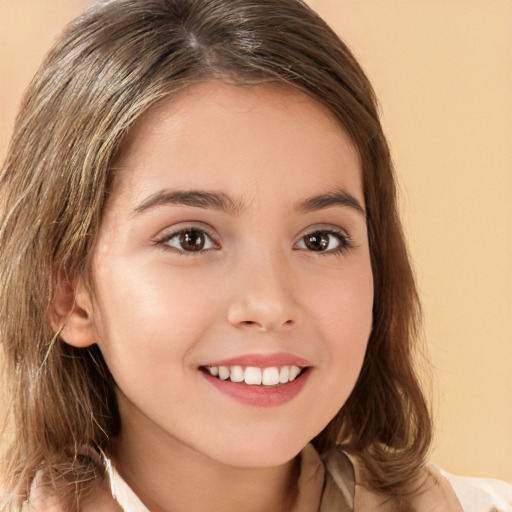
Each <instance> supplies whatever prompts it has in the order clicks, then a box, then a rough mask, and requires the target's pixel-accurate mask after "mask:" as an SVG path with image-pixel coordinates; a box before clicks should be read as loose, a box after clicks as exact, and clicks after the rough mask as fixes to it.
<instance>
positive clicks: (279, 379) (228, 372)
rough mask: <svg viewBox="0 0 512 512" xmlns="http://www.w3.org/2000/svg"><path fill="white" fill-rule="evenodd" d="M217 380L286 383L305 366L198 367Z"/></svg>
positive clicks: (269, 384)
mask: <svg viewBox="0 0 512 512" xmlns="http://www.w3.org/2000/svg"><path fill="white" fill-rule="evenodd" d="M199 369H200V370H201V371H203V372H205V373H206V374H208V375H211V376H212V377H215V378H216V379H219V380H226V381H228V380H229V381H231V382H238V383H245V384H248V385H249V386H278V385H280V384H288V383H289V382H292V381H294V380H295V379H296V378H297V377H299V376H301V375H302V374H303V373H304V372H306V370H307V369H308V368H307V367H302V368H301V367H299V366H295V365H284V366H270V367H266V368H258V367H256V366H246V367H244V366H238V365H234V366H201V367H200V368H199Z"/></svg>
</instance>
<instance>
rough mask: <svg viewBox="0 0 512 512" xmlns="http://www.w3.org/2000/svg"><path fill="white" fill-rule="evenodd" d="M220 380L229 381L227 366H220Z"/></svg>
mask: <svg viewBox="0 0 512 512" xmlns="http://www.w3.org/2000/svg"><path fill="white" fill-rule="evenodd" d="M219 378H220V379H221V380H226V379H229V368H228V367H227V366H219Z"/></svg>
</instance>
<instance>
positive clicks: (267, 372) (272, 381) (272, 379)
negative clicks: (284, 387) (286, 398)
mask: <svg viewBox="0 0 512 512" xmlns="http://www.w3.org/2000/svg"><path fill="white" fill-rule="evenodd" d="M261 382H262V383H263V385H264V386H275V385H276V384H279V370H278V369H277V368H265V369H264V370H263V374H262V376H261Z"/></svg>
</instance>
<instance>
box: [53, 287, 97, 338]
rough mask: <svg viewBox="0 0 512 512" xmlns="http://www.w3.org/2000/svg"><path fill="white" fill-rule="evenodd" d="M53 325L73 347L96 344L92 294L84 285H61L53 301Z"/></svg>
mask: <svg viewBox="0 0 512 512" xmlns="http://www.w3.org/2000/svg"><path fill="white" fill-rule="evenodd" d="M51 324H52V327H53V329H54V330H55V332H58V333H59V335H60V337H61V338H62V339H63V340H64V341H65V342H66V343H68V344H69V345H72V346H73V347H76V348H84V347H88V346H90V345H93V344H94V343H96V335H95V329H94V324H93V321H92V300H91V294H90V293H89V291H88V290H87V289H86V287H85V286H84V285H83V284H82V283H80V282H78V283H77V284H75V285H73V284H71V283H69V282H68V281H61V282H60V283H59V285H58V286H57V289H56V292H55V296H54V299H53V307H52V312H51Z"/></svg>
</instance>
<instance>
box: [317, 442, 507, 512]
mask: <svg viewBox="0 0 512 512" xmlns="http://www.w3.org/2000/svg"><path fill="white" fill-rule="evenodd" d="M322 459H323V461H324V464H325V468H326V481H325V492H326V493H327V494H328V495H329V501H330V502H334V501H335V500H336V499H338V496H340V497H341V496H344V497H345V498H344V499H345V502H346V504H347V508H346V510H354V511H359V510H365V511H375V512H377V511H378V512H386V511H387V510H393V508H394V507H393V506H392V503H391V502H390V501H389V499H388V498H387V497H386V496H384V495H382V494H379V493H378V492H375V491H374V490H372V489H371V487H370V486H369V485H367V483H366V482H367V478H366V476H365V475H366V474H367V472H366V469H365V467H364V464H363V463H362V462H361V460H360V459H358V458H357V457H354V456H352V455H350V454H347V453H345V452H344V451H343V450H341V449H340V448H334V449H333V450H330V451H329V452H327V453H326V454H325V455H324V456H323V457H322ZM423 480H424V481H423V484H422V485H421V491H420V492H419V493H418V494H417V495H416V496H415V497H414V498H413V499H412V503H411V504H412V505H414V507H415V509H416V510H436V511H439V512H441V511H446V512H512V487H511V486H510V485H508V484H507V483H505V482H501V481H499V480H492V479H485V478H468V477H461V476H455V475H451V474H449V473H447V472H446V471H443V470H441V469H439V468H437V467H435V466H427V467H425V470H424V473H423ZM322 510H323V509H322ZM326 510H329V511H330V510H338V509H335V508H326ZM341 510H345V509H341Z"/></svg>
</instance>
